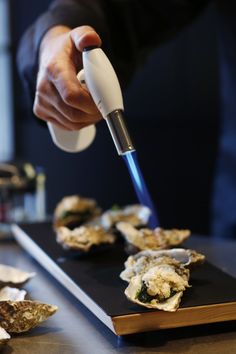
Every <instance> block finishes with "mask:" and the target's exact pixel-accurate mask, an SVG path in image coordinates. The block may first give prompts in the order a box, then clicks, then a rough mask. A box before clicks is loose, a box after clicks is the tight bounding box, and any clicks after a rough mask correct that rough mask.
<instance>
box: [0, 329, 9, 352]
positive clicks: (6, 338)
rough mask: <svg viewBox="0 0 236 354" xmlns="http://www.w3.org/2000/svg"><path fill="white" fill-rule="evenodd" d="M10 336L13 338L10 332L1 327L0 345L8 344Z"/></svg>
mask: <svg viewBox="0 0 236 354" xmlns="http://www.w3.org/2000/svg"><path fill="white" fill-rule="evenodd" d="M10 338H11V336H10V334H8V333H7V331H5V329H4V328H1V327H0V345H3V344H6V343H7V342H8V341H9V339H10ZM0 348H1V347H0Z"/></svg>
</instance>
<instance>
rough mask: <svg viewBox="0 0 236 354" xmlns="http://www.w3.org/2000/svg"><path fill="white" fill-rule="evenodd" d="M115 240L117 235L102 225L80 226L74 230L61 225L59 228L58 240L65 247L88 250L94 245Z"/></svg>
mask: <svg viewBox="0 0 236 354" xmlns="http://www.w3.org/2000/svg"><path fill="white" fill-rule="evenodd" d="M115 240H116V238H115V236H114V235H113V234H111V233H109V232H107V231H106V230H105V229H104V228H103V227H101V226H80V227H77V228H75V229H73V230H70V229H68V228H67V227H63V226H61V227H59V228H58V230H57V242H58V243H60V244H61V245H62V246H63V248H65V249H73V250H80V251H83V252H88V251H89V250H90V249H91V247H92V246H98V245H102V244H112V243H114V242H115Z"/></svg>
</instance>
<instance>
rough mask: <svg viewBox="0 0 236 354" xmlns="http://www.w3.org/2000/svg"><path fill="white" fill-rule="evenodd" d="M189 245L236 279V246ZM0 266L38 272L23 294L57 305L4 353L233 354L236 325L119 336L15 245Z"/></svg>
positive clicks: (198, 241) (9, 244) (4, 251)
mask: <svg viewBox="0 0 236 354" xmlns="http://www.w3.org/2000/svg"><path fill="white" fill-rule="evenodd" d="M185 246H189V247H190V246H191V247H194V248H195V249H197V250H198V251H200V252H203V253H204V254H205V255H206V256H207V259H208V260H209V261H210V262H212V263H213V264H215V265H217V266H218V267H219V268H221V269H222V270H224V271H226V272H228V273H229V274H231V275H233V276H234V277H236V241H230V240H225V241H221V240H216V239H213V238H205V237H202V236H198V237H197V236H192V237H191V242H190V241H188V244H187V243H186V244H185ZM0 263H3V264H8V265H12V266H15V267H19V268H21V269H24V270H30V271H35V272H36V273H37V275H36V276H35V278H33V279H32V280H31V281H30V282H29V283H28V284H26V285H25V287H24V288H25V289H26V290H27V291H28V294H29V295H30V297H31V298H32V299H34V300H39V301H42V302H47V303H51V304H55V305H57V306H58V307H59V310H58V312H57V313H56V314H55V315H54V316H53V317H51V318H49V319H48V320H47V321H46V322H44V323H43V324H42V325H41V326H39V327H36V328H35V329H33V330H32V331H31V332H29V333H27V334H22V335H17V336H13V338H12V339H11V340H10V342H9V344H8V345H7V346H6V347H5V348H4V349H3V350H2V351H1V353H4V354H10V353H17V354H97V353H98V354H100V353H101V354H114V353H119V354H120V353H122V354H123V353H124V354H126V353H130V354H131V353H132V354H136V353H142V354H149V353H150V354H151V353H158V354H168V353H170V354H172V353H181V354H183V353H184V354H185V353H186V354H190V353H193V354H200V353H208V354H211V353H212V354H213V353H214V354H227V353H230V354H233V353H236V321H234V322H225V323H219V324H211V325H204V326H194V327H189V328H178V329H172V330H165V331H159V332H149V333H141V334H135V335H129V336H124V337H117V336H116V335H114V334H113V333H112V332H111V331H110V330H109V329H108V328H107V327H106V326H105V325H103V324H102V323H101V322H100V321H99V320H98V319H97V318H96V317H95V316H94V315H93V314H91V313H90V312H89V311H88V310H87V309H86V308H85V307H84V306H83V305H82V304H80V303H79V301H78V300H76V299H75V298H74V297H73V296H72V295H71V294H70V293H69V292H68V291H67V290H65V289H64V288H63V287H62V286H61V285H60V284H59V283H58V282H57V281H56V280H54V278H53V277H52V276H50V275H49V273H47V272H46V271H45V270H44V269H43V268H42V267H41V266H39V265H38V263H37V262H36V261H35V260H34V259H33V258H31V256H29V255H28V254H27V253H26V252H25V251H24V250H22V249H21V248H20V247H19V246H18V245H17V244H16V242H15V241H14V240H11V241H1V243H0Z"/></svg>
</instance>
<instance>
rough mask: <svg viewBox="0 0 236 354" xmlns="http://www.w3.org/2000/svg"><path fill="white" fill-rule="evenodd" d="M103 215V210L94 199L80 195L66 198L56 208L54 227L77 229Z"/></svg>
mask: <svg viewBox="0 0 236 354" xmlns="http://www.w3.org/2000/svg"><path fill="white" fill-rule="evenodd" d="M100 214H101V209H100V208H99V207H98V206H97V203H96V201H95V200H94V199H90V198H83V197H81V196H79V195H71V196H67V197H64V198H63V199H62V200H61V201H60V202H59V203H58V204H57V206H56V208H55V211H54V216H53V226H54V229H55V230H57V228H58V227H60V226H66V227H68V228H71V229H73V228H75V227H77V226H79V225H81V224H83V223H84V222H86V221H88V220H90V219H92V218H94V217H96V216H97V215H100Z"/></svg>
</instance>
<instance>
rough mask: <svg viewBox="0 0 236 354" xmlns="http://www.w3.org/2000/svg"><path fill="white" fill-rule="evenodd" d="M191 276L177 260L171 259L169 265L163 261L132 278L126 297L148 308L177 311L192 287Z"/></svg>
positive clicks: (126, 290)
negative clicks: (190, 283) (185, 292)
mask: <svg viewBox="0 0 236 354" xmlns="http://www.w3.org/2000/svg"><path fill="white" fill-rule="evenodd" d="M163 258H165V257H163ZM167 258H169V257H167ZM189 274H190V273H189V269H187V268H185V267H184V266H183V265H182V264H180V263H179V262H177V261H176V260H174V259H171V258H169V262H168V264H167V263H166V260H165V259H163V262H160V264H158V265H155V266H154V267H151V268H149V269H148V270H147V271H145V272H144V273H142V274H138V275H135V276H134V277H132V278H131V280H130V283H129V285H128V287H127V288H126V289H125V295H126V296H127V298H128V299H129V300H131V301H132V302H134V303H137V304H139V305H141V306H144V307H147V308H155V309H159V310H164V311H170V312H172V311H176V310H177V309H178V307H179V304H180V300H181V297H182V296H183V292H184V291H185V290H186V288H188V287H190V285H189V283H188V280H189Z"/></svg>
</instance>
